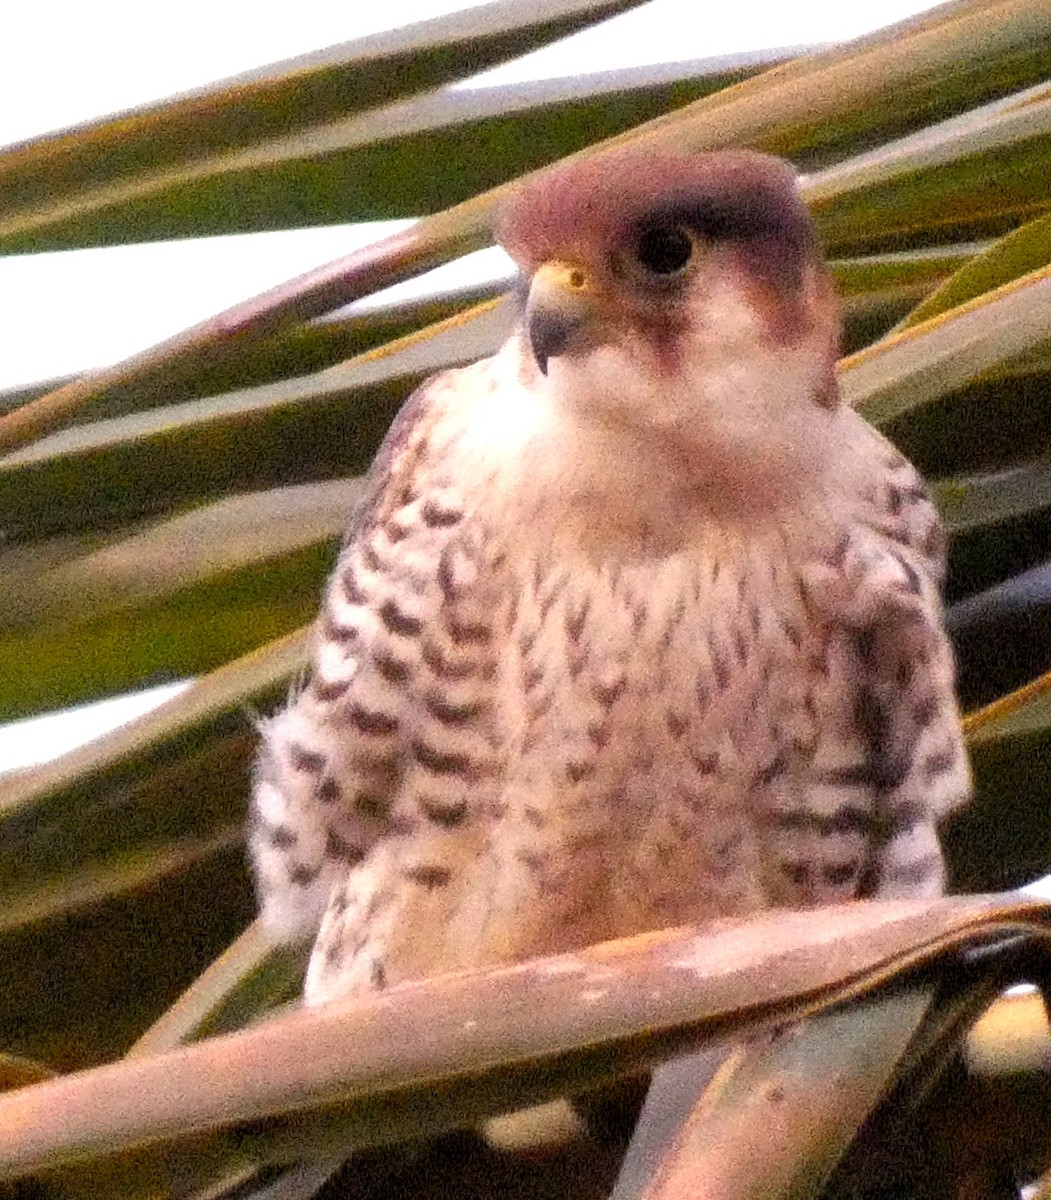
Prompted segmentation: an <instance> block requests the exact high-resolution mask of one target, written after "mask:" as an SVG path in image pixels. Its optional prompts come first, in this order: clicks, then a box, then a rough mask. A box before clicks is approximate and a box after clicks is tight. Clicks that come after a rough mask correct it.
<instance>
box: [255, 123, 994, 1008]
mask: <svg viewBox="0 0 1051 1200" xmlns="http://www.w3.org/2000/svg"><path fill="white" fill-rule="evenodd" d="M497 236H498V240H499V241H500V242H501V244H502V245H503V246H504V248H505V249H506V250H507V252H508V253H509V254H510V256H511V257H512V258H513V259H514V260H515V263H516V265H517V267H518V269H519V272H520V275H519V283H518V286H517V288H516V292H515V296H516V305H517V309H516V311H517V313H518V319H517V324H516V326H515V328H514V330H513V332H512V333H511V334H510V335H509V337H508V338H507V340H506V342H505V343H504V344H503V345H502V347H501V348H500V349H499V350H498V351H497V352H496V353H495V354H494V355H492V356H491V357H489V358H485V359H483V360H481V361H478V362H476V363H473V364H470V365H467V366H464V367H459V368H456V369H449V370H445V371H442V372H440V373H439V374H437V375H435V376H434V377H432V378H430V379H429V380H427V381H425V382H424V383H423V384H422V385H421V386H420V387H419V388H418V389H417V390H416V391H415V393H414V394H413V395H412V396H411V397H410V398H409V399H408V401H407V402H406V403H405V405H404V406H403V408H402V410H401V411H400V413H399V415H398V416H397V417H396V419H395V421H394V423H393V425H392V427H391V429H390V431H389V433H388V435H387V437H386V440H385V442H384V443H383V445H382V447H381V449H380V451H379V453H378V455H377V457H376V459H375V461H374V463H373V466H372V468H371V471H370V473H369V475H368V478H367V481H366V484H365V490H364V494H363V498H362V500H361V502H360V504H359V505H358V507H357V509H356V511H355V512H354V514H353V516H352V518H351V520H350V524H349V528H348V531H347V533H346V536H345V539H344V541H343V544H342V548H341V550H340V552H339V555H338V561H337V563H336V566H335V569H334V570H333V572H332V575H331V577H330V579H329V581H328V583H327V586H326V589H325V592H324V597H323V602H322V605H321V611H320V614H319V616H318V619H317V622H316V626H315V631H314V641H313V649H312V657H311V663H310V667H309V670H308V672H307V674H306V677H305V678H304V680H302V681H301V682H300V685H299V686H297V688H296V689H294V691H293V693H292V695H291V696H290V697H289V699H288V703H287V704H286V706H285V707H284V708H283V709H281V710H280V711H279V712H277V713H276V714H275V715H273V716H272V717H270V718H268V719H266V720H264V721H263V722H262V724H261V745H260V750H259V754H258V760H257V764H256V769H255V777H254V786H253V796H252V801H251V805H250V816H249V829H248V841H249V845H250V853H251V858H252V863H253V868H254V874H255V879H256V884H257V891H258V896H259V902H260V909H261V915H262V920H263V923H264V925H265V927H266V928H268V929H269V930H271V931H272V933H273V936H274V937H276V938H278V939H281V940H284V941H289V942H304V943H306V944H308V945H310V946H311V947H312V949H311V952H310V956H309V964H308V966H307V970H306V976H305V982H304V990H303V999H304V1002H305V1003H306V1004H308V1005H315V1004H324V1003H327V1002H330V1001H333V1000H337V999H344V998H347V997H354V996H361V995H367V994H372V993H375V992H378V991H382V990H383V989H386V988H389V987H392V986H394V985H397V984H399V983H402V982H406V981H410V980H418V979H421V978H426V977H429V976H433V975H437V974H441V973H444V972H449V971H465V970H476V969H482V968H488V967H494V966H499V965H505V964H509V963H515V962H518V961H521V960H524V959H527V958H530V957H534V956H540V955H547V954H556V953H562V952H569V951H573V950H576V949H579V948H581V947H583V946H586V945H589V944H592V943H595V942H599V941H603V940H607V939H613V938H620V937H627V936H630V935H633V934H636V933H640V932H643V931H649V930H656V929H660V928H664V927H667V926H672V925H680V924H686V923H698V922H703V921H705V920H708V919H712V918H717V917H724V916H735V915H741V914H748V913H752V912H758V911H761V910H765V909H769V908H774V907H796V908H798V907H817V906H820V905H823V904H830V903H837V902H840V901H845V900H852V899H857V898H897V897H915V896H919V897H925V896H933V895H937V894H939V893H940V892H941V891H942V890H943V889H944V886H945V867H944V862H943V855H942V851H941V848H940V844H939V838H938V825H939V822H940V821H941V820H942V818H943V817H944V816H945V815H946V814H947V813H949V812H950V811H951V810H953V809H954V808H956V807H957V806H959V805H960V804H962V803H963V802H964V801H965V800H966V799H967V798H968V795H969V791H970V775H969V768H968V763H967V756H966V752H965V749H964V745H963V742H962V737H961V729H960V722H959V715H958V710H957V704H956V699H955V695H954V662H953V654H952V649H951V647H950V644H949V642H948V640H947V637H946V634H945V631H944V628H943V619H942V615H943V607H942V586H943V578H944V572H945V561H946V549H945V537H944V533H943V529H942V526H941V523H940V521H939V517H938V514H937V512H936V509H935V507H934V505H933V503H932V501H931V497H930V495H929V492H928V490H927V488H926V486H925V485H924V483H923V481H922V479H921V478H920V476H919V474H918V473H917V471H916V469H915V468H914V467H913V466H912V465H911V464H910V463H909V462H908V461H907V460H906V458H905V457H903V455H902V454H901V453H899V451H898V450H897V449H895V448H894V447H893V446H892V445H891V443H890V442H888V441H887V440H886V439H885V438H884V437H883V436H882V435H881V434H880V433H878V432H877V431H876V430H875V429H874V428H873V427H872V426H870V425H869V424H868V423H867V422H866V421H865V420H863V419H862V417H861V416H860V415H859V414H857V413H856V412H855V411H853V410H852V409H851V408H850V407H849V406H848V405H847V404H846V403H845V402H844V400H843V399H842V397H841V394H840V389H839V386H838V384H837V376H836V362H837V358H838V354H839V344H840V336H841V314H840V307H839V303H838V300H837V297H836V294H835V288H834V285H833V281H832V276H831V272H830V269H829V267H828V264H827V262H826V261H825V259H824V256H823V254H822V251H821V248H820V246H819V243H818V239H817V236H816V232H815V228H814V225H813V222H812V220H811V217H810V215H809V213H808V210H807V208H806V206H805V204H804V202H803V200H802V198H801V195H800V191H799V186H798V177H797V175H796V172H795V170H794V169H793V167H792V166H791V165H790V164H789V163H787V162H786V161H784V160H782V159H779V158H775V157H772V156H768V155H765V154H761V153H759V152H756V151H752V150H743V149H742V150H722V151H700V150H688V149H683V148H681V147H677V146H671V145H660V144H655V143H649V142H641V141H640V142H633V143H630V144H628V145H626V146H618V147H615V148H612V149H606V150H604V151H598V152H595V153H591V154H588V155H585V156H580V157H577V158H574V159H570V160H567V161H565V162H563V163H560V164H556V165H554V166H552V167H549V168H546V169H545V170H543V171H540V172H538V173H536V174H535V175H533V176H529V177H527V178H526V179H525V180H523V181H521V182H520V183H519V185H518V186H517V188H516V189H515V190H514V191H513V192H512V194H511V195H510V198H509V199H508V200H507V201H506V203H505V205H504V207H503V210H502V212H501V215H500V217H499V220H498V223H497Z"/></svg>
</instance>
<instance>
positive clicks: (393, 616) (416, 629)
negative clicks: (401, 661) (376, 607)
mask: <svg viewBox="0 0 1051 1200" xmlns="http://www.w3.org/2000/svg"><path fill="white" fill-rule="evenodd" d="M380 620H381V621H382V622H383V624H384V627H385V628H386V629H387V630H389V632H391V633H394V634H397V635H398V637H406V638H411V637H418V636H419V634H420V631H421V630H422V629H423V622H422V621H421V620H420V618H419V617H414V616H413V615H412V614H411V613H407V612H403V611H402V609H400V608H399V607H398V604H397V601H395V600H394V599H393V598H388V599H386V600H384V601H383V603H382V604H381V605H380Z"/></svg>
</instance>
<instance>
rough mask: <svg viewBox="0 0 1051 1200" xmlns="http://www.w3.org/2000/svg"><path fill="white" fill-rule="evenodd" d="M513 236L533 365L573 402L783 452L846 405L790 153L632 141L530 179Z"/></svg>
mask: <svg viewBox="0 0 1051 1200" xmlns="http://www.w3.org/2000/svg"><path fill="white" fill-rule="evenodd" d="M499 238H500V241H501V242H502V244H503V245H504V247H505V248H506V249H507V250H508V252H509V253H510V255H511V256H512V258H514V259H515V261H516V263H517V264H518V266H519V268H520V269H521V271H522V276H523V304H524V311H523V330H522V333H523V345H524V346H527V347H528V351H529V353H527V354H526V355H525V356H524V359H525V361H524V363H523V370H524V371H528V372H532V373H533V379H532V383H533V385H534V386H537V387H541V388H547V389H550V390H551V391H552V392H554V393H556V394H557V395H558V397H559V399H560V401H561V402H565V403H571V404H572V405H574V406H575V407H578V408H583V409H585V410H587V411H588V412H589V413H591V414H592V415H595V416H597V417H599V418H600V419H601V420H603V421H604V422H606V423H607V424H609V423H614V424H625V425H627V426H629V427H631V428H632V429H633V430H634V431H635V434H636V435H638V434H639V433H640V432H644V431H645V430H647V429H648V430H650V431H652V432H660V433H664V434H668V435H672V436H674V437H676V438H682V437H686V438H688V439H689V440H690V442H691V443H693V444H696V443H697V442H698V441H699V442H700V443H702V444H703V445H704V446H707V447H708V449H709V450H710V451H712V452H713V455H711V456H709V457H715V456H718V453H719V452H720V451H723V452H725V453H726V454H729V455H730V456H731V457H736V456H738V455H744V456H745V457H749V456H752V455H753V452H755V451H757V450H758V451H760V452H762V451H763V450H764V449H766V450H769V451H771V452H773V454H774V456H775V458H776V457H778V455H780V457H782V458H783V457H785V455H784V453H783V452H784V451H785V439H786V438H788V439H789V440H795V437H796V434H795V433H792V432H791V431H792V430H795V429H796V426H800V422H802V425H801V427H800V428H799V430H798V431H797V432H798V435H799V436H801V437H805V436H806V431H805V426H806V423H807V411H808V410H810V411H813V410H815V409H821V408H824V409H825V410H826V411H827V410H828V409H830V408H834V407H835V406H836V405H838V403H839V401H838V393H837V391H836V387H835V381H834V374H833V368H834V363H835V359H836V354H837V350H838V342H839V328H840V319H839V310H838V305H837V303H836V300H835V297H834V294H833V291H832V288H831V284H830V280H829V275H828V271H827V268H826V266H825V264H824V261H823V259H822V257H821V254H820V251H819V249H818V247H817V243H816V239H815V235H814V229H813V226H812V224H811V221H810V217H809V214H808V213H807V210H806V208H805V206H804V204H803V202H802V200H801V199H800V196H799V192H798V190H797V186H796V177H795V173H794V171H793V169H792V168H791V167H790V166H789V164H788V163H786V162H784V161H782V160H780V159H777V158H772V157H770V156H768V155H764V154H758V153H755V152H752V151H744V150H734V151H719V152H711V153H700V152H692V153H691V152H688V151H682V150H678V149H670V148H669V149H663V148H659V147H654V146H652V145H650V146H628V147H625V148H617V149H614V150H610V151H607V152H605V153H600V154H597V155H594V156H591V157H588V158H587V159H581V160H577V161H574V162H569V163H566V164H562V165H559V166H556V167H554V168H552V169H551V170H549V171H546V172H543V173H540V174H538V175H536V176H534V177H533V178H532V179H530V180H528V181H526V182H525V183H524V184H523V185H522V186H520V188H519V189H518V190H517V191H516V192H515V193H514V194H513V195H512V197H511V198H510V200H509V201H508V203H507V204H506V206H505V208H504V210H503V213H502V219H501V222H500V225H499ZM724 456H725V455H724ZM752 461H753V462H754V459H753V460H752ZM771 465H772V466H776V465H777V463H776V462H774V463H771ZM786 465H787V464H786Z"/></svg>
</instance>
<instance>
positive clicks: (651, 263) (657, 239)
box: [635, 225, 693, 276]
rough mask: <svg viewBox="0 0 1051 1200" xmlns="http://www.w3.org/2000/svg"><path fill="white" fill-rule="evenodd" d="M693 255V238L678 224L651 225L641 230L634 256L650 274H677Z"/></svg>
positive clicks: (683, 268) (684, 267)
mask: <svg viewBox="0 0 1051 1200" xmlns="http://www.w3.org/2000/svg"><path fill="white" fill-rule="evenodd" d="M692 255H693V238H691V237H690V235H689V234H688V233H687V232H686V230H685V229H683V228H682V227H681V226H679V225H653V226H651V227H650V228H649V229H645V230H643V232H642V233H641V234H640V235H639V240H638V242H637V243H636V246H635V258H636V260H637V261H638V263H639V264H640V265H641V266H643V267H645V268H646V270H647V271H649V272H650V274H652V275H664V276H669V275H678V274H679V273H680V272H681V271H684V270H685V269H686V265H687V263H689V261H690V258H691V257H692Z"/></svg>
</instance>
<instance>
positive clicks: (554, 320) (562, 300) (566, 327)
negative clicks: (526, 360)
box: [525, 262, 595, 375]
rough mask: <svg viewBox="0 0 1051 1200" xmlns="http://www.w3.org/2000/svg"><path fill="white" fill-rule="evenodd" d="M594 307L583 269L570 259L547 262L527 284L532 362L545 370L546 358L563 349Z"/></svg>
mask: <svg viewBox="0 0 1051 1200" xmlns="http://www.w3.org/2000/svg"><path fill="white" fill-rule="evenodd" d="M594 308H595V299H594V293H593V291H592V289H591V287H590V285H589V283H588V278H587V275H586V273H585V272H584V271H583V270H582V269H581V268H580V267H577V266H574V265H573V264H572V263H564V262H548V263H544V265H543V266H542V267H539V268H538V269H537V271H536V274H535V275H534V276H533V280H532V282H531V283H530V285H529V298H528V300H527V301H526V308H525V328H526V333H527V335H528V337H529V344H530V346H531V347H532V350H533V357H534V358H535V359H536V365H537V366H538V367H539V368H540V373H541V374H542V375H546V374H547V362H548V359H550V358H556V357H557V356H558V355H559V354H562V353H564V352H565V350H566V349H567V348H568V346H569V345H570V343H571V342H572V341H573V340H574V338H575V337H576V336H577V335H578V334H579V332H580V331H581V329H583V327H584V326H585V325H587V324H588V322H589V321H590V319H591V317H592V315H593V313H594Z"/></svg>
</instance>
